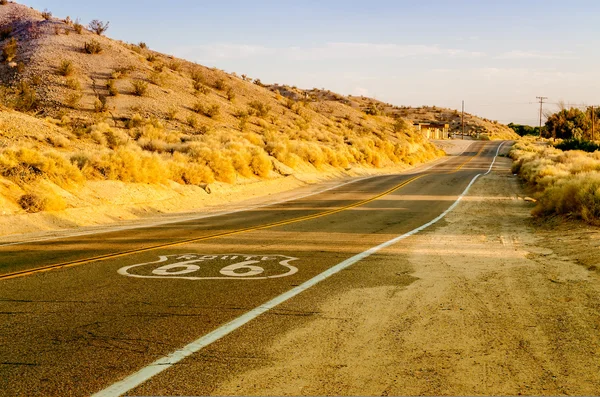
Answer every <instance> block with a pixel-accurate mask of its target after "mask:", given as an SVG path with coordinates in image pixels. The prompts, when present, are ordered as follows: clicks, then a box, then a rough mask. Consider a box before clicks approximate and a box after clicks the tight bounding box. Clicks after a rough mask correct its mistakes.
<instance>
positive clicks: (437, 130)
mask: <svg viewBox="0 0 600 397" xmlns="http://www.w3.org/2000/svg"><path fill="white" fill-rule="evenodd" d="M413 125H414V126H415V128H416V129H417V131H419V132H420V133H422V134H423V135H425V136H426V137H427V138H429V139H448V138H449V134H450V124H446V123H431V122H427V123H414V124H413Z"/></svg>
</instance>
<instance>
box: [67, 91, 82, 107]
mask: <svg viewBox="0 0 600 397" xmlns="http://www.w3.org/2000/svg"><path fill="white" fill-rule="evenodd" d="M81 98H83V94H82V93H81V92H74V93H72V94H69V95H67V98H66V103H67V106H69V107H70V108H71V109H77V108H78V107H79V102H80V101H81Z"/></svg>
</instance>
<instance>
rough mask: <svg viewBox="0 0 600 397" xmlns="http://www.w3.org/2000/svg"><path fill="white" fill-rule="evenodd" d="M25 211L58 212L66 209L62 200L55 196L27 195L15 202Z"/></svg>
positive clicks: (48, 194) (46, 194)
mask: <svg viewBox="0 0 600 397" xmlns="http://www.w3.org/2000/svg"><path fill="white" fill-rule="evenodd" d="M17 202H18V204H19V205H20V206H21V208H23V209H24V210H25V211H27V212H29V213H36V212H41V211H60V210H63V209H65V208H66V203H65V201H64V199H63V198H62V197H60V196H57V195H55V194H50V193H45V194H40V193H27V194H24V195H22V196H21V197H20V198H19V200H18V201H17Z"/></svg>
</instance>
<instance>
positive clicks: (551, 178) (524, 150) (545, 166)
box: [510, 138, 600, 225]
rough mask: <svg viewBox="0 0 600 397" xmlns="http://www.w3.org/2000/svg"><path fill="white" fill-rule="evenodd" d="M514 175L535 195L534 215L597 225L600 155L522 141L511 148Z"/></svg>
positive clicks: (599, 152) (599, 191)
mask: <svg viewBox="0 0 600 397" xmlns="http://www.w3.org/2000/svg"><path fill="white" fill-rule="evenodd" d="M510 155H511V157H512V158H513V159H514V160H515V163H514V164H513V172H518V173H519V175H520V176H521V177H522V178H523V179H524V180H525V181H526V182H527V183H528V184H529V185H530V186H532V187H533V188H535V189H536V191H537V192H538V194H537V198H538V200H539V201H538V205H537V207H536V208H535V210H534V214H535V215H540V216H543V215H552V214H554V215H566V216H572V217H576V218H580V219H583V220H584V221H586V222H589V223H591V224H595V225H599V224H600V151H596V152H594V153H586V152H583V151H580V150H571V151H565V152H563V151H562V150H559V149H556V148H554V147H553V146H551V145H550V144H549V143H548V142H536V141H535V140H533V139H531V138H529V139H523V140H521V141H520V142H518V143H517V144H515V145H514V147H513V149H512V151H511V153H510Z"/></svg>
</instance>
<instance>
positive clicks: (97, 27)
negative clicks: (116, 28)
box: [88, 19, 110, 35]
mask: <svg viewBox="0 0 600 397" xmlns="http://www.w3.org/2000/svg"><path fill="white" fill-rule="evenodd" d="M109 24H110V22H106V23H105V22H102V21H100V20H98V19H94V20H93V21H92V22H90V23H89V25H88V28H89V29H90V30H91V31H92V32H94V33H96V34H97V35H102V34H104V32H106V31H107V30H108V25H109Z"/></svg>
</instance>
